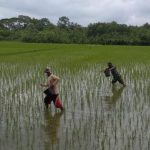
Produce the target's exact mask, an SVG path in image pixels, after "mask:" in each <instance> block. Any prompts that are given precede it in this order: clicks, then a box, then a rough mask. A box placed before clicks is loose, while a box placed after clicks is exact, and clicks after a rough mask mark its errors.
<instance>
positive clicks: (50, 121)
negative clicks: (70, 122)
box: [44, 110, 63, 149]
mask: <svg viewBox="0 0 150 150" xmlns="http://www.w3.org/2000/svg"><path fill="white" fill-rule="evenodd" d="M62 115H63V112H56V113H54V114H52V112H51V111H48V110H45V112H44V117H45V122H46V124H45V128H44V130H45V133H46V135H47V139H46V142H45V146H46V149H49V148H50V146H53V145H55V144H57V143H58V141H59V138H58V130H59V127H60V119H61V116H62Z"/></svg>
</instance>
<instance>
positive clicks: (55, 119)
mask: <svg viewBox="0 0 150 150" xmlns="http://www.w3.org/2000/svg"><path fill="white" fill-rule="evenodd" d="M9 67H11V68H9ZM40 67H41V66H36V67H34V69H33V68H32V66H25V67H24V68H22V69H20V70H19V68H20V67H19V65H12V66H10V65H7V64H1V66H0V68H1V70H3V71H2V72H1V73H0V135H1V136H0V149H1V150H9V149H11V150H27V149H28V150H34V149H36V150H51V149H52V150H77V149H80V150H91V149H92V150H101V149H102V150H104V149H105V150H133V149H135V150H148V149H150V125H149V124H150V79H149V76H150V71H149V70H150V69H149V66H148V65H144V64H132V65H129V66H124V67H123V68H120V72H121V73H122V75H123V78H124V80H125V82H126V84H127V86H126V87H125V88H123V87H122V86H121V85H119V84H118V83H117V84H116V86H114V87H113V86H112V85H111V80H112V79H111V78H106V77H104V75H103V73H100V72H99V70H100V67H99V66H98V65H94V66H92V67H88V68H82V67H81V69H80V70H79V71H78V72H77V73H75V74H74V73H72V72H71V70H68V71H67V72H66V68H65V69H64V70H63V69H61V70H57V71H56V74H58V75H59V76H60V77H61V83H60V85H61V86H60V93H61V99H62V101H63V105H64V107H65V111H64V112H63V113H61V112H60V111H59V110H55V108H54V106H53V104H52V105H51V108H50V109H48V110H46V109H45V108H44V105H43V101H42V99H43V97H44V95H43V93H42V91H43V89H42V88H40V86H39V83H41V82H42V81H43V78H44V76H43V74H42V73H41V72H42V71H41V70H40ZM8 70H9V71H8ZM33 70H34V71H33Z"/></svg>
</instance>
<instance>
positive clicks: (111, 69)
mask: <svg viewBox="0 0 150 150" xmlns="http://www.w3.org/2000/svg"><path fill="white" fill-rule="evenodd" d="M109 69H110V72H111V74H112V76H113V77H119V76H120V74H119V73H118V71H117V69H116V67H114V66H113V67H111V68H109Z"/></svg>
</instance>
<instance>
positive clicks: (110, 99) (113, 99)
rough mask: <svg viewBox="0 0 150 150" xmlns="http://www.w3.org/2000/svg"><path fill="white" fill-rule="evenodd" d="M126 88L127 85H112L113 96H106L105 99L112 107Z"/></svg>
mask: <svg viewBox="0 0 150 150" xmlns="http://www.w3.org/2000/svg"><path fill="white" fill-rule="evenodd" d="M124 88H125V87H120V88H117V87H116V86H112V89H111V91H112V95H111V96H105V101H106V102H107V103H108V104H109V107H111V105H115V104H116V102H117V101H118V100H119V98H120V97H121V95H122V92H123V90H124Z"/></svg>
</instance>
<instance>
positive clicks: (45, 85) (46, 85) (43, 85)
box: [40, 84, 49, 87]
mask: <svg viewBox="0 0 150 150" xmlns="http://www.w3.org/2000/svg"><path fill="white" fill-rule="evenodd" d="M40 85H41V86H42V87H49V85H48V84H40Z"/></svg>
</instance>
